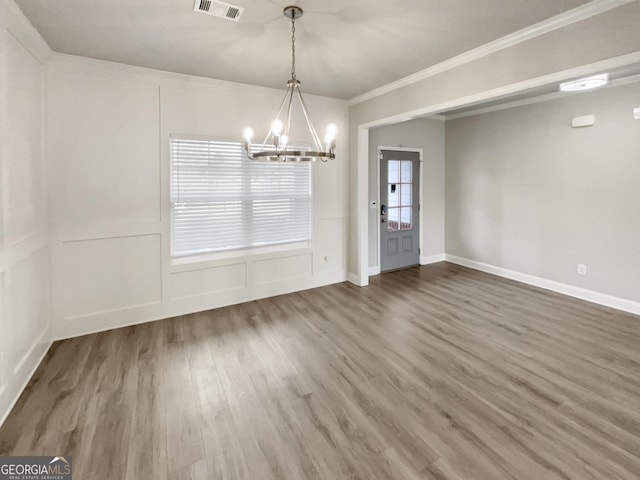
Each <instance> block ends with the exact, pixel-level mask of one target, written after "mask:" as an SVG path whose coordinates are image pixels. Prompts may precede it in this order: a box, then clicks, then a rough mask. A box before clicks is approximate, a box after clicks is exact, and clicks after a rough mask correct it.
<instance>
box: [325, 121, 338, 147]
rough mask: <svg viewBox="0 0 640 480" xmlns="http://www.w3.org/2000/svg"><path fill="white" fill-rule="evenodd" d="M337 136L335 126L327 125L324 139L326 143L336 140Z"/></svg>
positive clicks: (333, 124)
mask: <svg viewBox="0 0 640 480" xmlns="http://www.w3.org/2000/svg"><path fill="white" fill-rule="evenodd" d="M337 134H338V127H337V126H336V124H335V123H330V124H329V125H327V133H326V136H325V137H324V138H325V141H326V142H327V143H331V142H332V141H333V140H335V139H336V135H337Z"/></svg>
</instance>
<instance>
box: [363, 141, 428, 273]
mask: <svg viewBox="0 0 640 480" xmlns="http://www.w3.org/2000/svg"><path fill="white" fill-rule="evenodd" d="M383 150H391V151H396V152H413V153H417V154H418V156H419V157H418V164H419V165H420V168H419V177H418V179H419V182H420V186H419V188H418V196H419V198H420V203H419V204H418V213H419V214H420V221H419V222H418V223H419V228H418V261H420V257H421V256H422V255H421V252H422V235H423V228H424V222H423V221H422V199H423V198H424V195H423V193H424V192H423V186H422V184H423V183H424V182H423V181H422V180H423V179H422V172H423V170H424V168H423V167H424V162H423V151H424V149H422V148H412V147H388V146H384V145H378V149H377V151H376V245H377V246H378V247H377V250H378V251H377V254H376V256H377V258H378V265H377V266H376V267H375V270H373V269H370V270H369V276H370V277H371V276H373V275H379V274H380V271H381V270H380V269H381V266H380V155H382V151H383Z"/></svg>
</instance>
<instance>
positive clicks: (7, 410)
mask: <svg viewBox="0 0 640 480" xmlns="http://www.w3.org/2000/svg"><path fill="white" fill-rule="evenodd" d="M47 335H48V336H49V337H50V336H51V335H50V332H48V331H47ZM52 344H53V342H52V341H49V342H47V343H45V344H44V345H42V346H40V348H41V349H42V350H41V351H40V352H39V353H38V355H37V357H36V358H37V360H36V361H35V362H34V363H33V365H32V366H31V368H30V369H29V371H28V373H27V375H25V376H24V378H23V379H22V381H21V382H20V383H19V384H18V387H19V388H17V389H11V390H14V392H15V393H14V394H13V398H12V399H11V401H10V402H9V403H8V404H7V406H6V408H4V411H2V412H0V427H2V425H3V424H4V422H5V420H6V419H7V417H8V416H9V414H10V413H11V411H12V410H13V407H15V405H16V403H17V402H18V399H19V398H20V395H22V392H24V389H25V388H27V385H28V384H29V382H30V381H31V378H32V377H33V375H34V374H35V373H36V370H37V369H38V367H39V366H40V364H41V363H42V360H44V357H45V355H46V354H47V352H48V351H49V349H50V348H51V345H52ZM34 353H35V352H34ZM7 394H9V392H8V391H7V390H5V391H4V392H3V395H7Z"/></svg>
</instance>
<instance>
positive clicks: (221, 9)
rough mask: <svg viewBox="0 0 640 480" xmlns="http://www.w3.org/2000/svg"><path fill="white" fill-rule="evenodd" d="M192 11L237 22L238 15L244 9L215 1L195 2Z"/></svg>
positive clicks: (198, 0)
mask: <svg viewBox="0 0 640 480" xmlns="http://www.w3.org/2000/svg"><path fill="white" fill-rule="evenodd" d="M193 10H194V11H196V12H200V13H205V14H207V15H211V16H212V17H220V18H226V19H227V20H233V21H234V22H237V21H238V20H240V15H242V12H244V8H242V7H238V6H237V5H231V4H230V3H225V2H219V1H217V0H195V2H194V4H193Z"/></svg>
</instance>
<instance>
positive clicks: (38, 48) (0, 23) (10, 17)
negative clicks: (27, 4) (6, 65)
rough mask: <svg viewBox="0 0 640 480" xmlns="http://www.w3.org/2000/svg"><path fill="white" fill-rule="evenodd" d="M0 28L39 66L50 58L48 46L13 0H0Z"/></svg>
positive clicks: (50, 52)
mask: <svg viewBox="0 0 640 480" xmlns="http://www.w3.org/2000/svg"><path fill="white" fill-rule="evenodd" d="M0 28H4V29H6V31H7V32H9V34H10V35H11V36H12V37H13V38H14V39H15V40H16V41H17V42H18V43H20V44H21V45H22V46H23V47H24V48H25V49H26V50H27V51H28V52H29V53H30V54H31V55H32V56H33V57H34V58H35V59H36V60H37V61H38V62H40V63H41V64H46V63H47V61H48V60H49V58H51V54H52V51H51V48H50V47H49V44H47V42H45V41H44V39H43V38H42V35H40V33H39V32H38V30H36V28H35V27H34V26H33V25H32V24H31V22H30V21H29V19H28V18H27V17H26V15H25V14H24V13H23V12H22V10H20V7H19V6H18V5H17V4H16V3H15V2H14V1H13V0H0Z"/></svg>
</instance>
